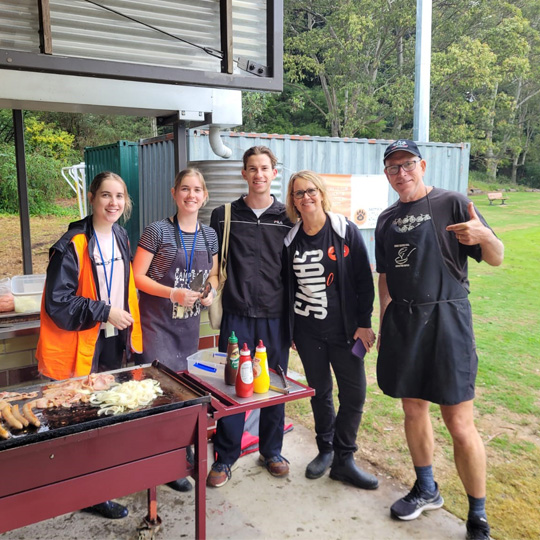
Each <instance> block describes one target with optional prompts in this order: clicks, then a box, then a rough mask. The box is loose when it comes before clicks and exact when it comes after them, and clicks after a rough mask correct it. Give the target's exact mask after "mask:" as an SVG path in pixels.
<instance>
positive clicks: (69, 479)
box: [0, 361, 314, 539]
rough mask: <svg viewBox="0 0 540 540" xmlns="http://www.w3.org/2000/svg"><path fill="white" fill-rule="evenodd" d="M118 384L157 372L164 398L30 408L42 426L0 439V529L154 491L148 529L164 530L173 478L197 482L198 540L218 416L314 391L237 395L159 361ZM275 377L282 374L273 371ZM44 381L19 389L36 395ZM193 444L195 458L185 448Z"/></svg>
mask: <svg viewBox="0 0 540 540" xmlns="http://www.w3.org/2000/svg"><path fill="white" fill-rule="evenodd" d="M109 373H111V374H114V376H115V380H116V381H117V382H124V381H127V380H131V379H141V378H152V379H155V380H157V381H159V382H160V385H161V388H162V390H163V395H162V396H159V397H158V398H156V399H155V400H154V401H153V402H152V403H151V404H150V405H148V406H147V407H143V408H141V409H139V410H136V411H131V412H125V413H121V414H118V415H114V416H98V414H97V410H98V409H97V408H95V407H93V406H91V405H89V404H77V405H75V406H73V407H72V408H70V409H64V410H62V409H58V410H55V409H42V410H37V409H36V410H35V411H34V412H35V413H36V415H37V416H38V418H39V420H40V421H41V424H42V425H41V427H40V428H33V427H28V428H26V429H25V430H23V431H21V432H20V433H14V434H13V436H12V437H11V438H10V439H7V440H4V441H0V471H1V475H2V480H1V481H0V533H1V532H6V531H9V530H12V529H15V528H19V527H23V526H25V525H29V524H30V523H35V522H38V521H41V520H44V519H48V518H51V517H54V516H57V515H61V514H64V513H67V512H72V511H75V510H78V509H81V508H85V507H88V506H91V505H94V504H97V503H100V502H102V501H104V500H108V499H114V498H118V497H123V496H125V495H129V494H131V493H135V492H137V491H142V490H148V514H147V516H146V517H145V518H144V520H145V523H146V524H147V526H148V527H154V526H155V527H158V526H159V525H160V519H159V517H158V514H157V500H156V487H155V486H157V485H161V484H165V483H167V482H170V481H172V480H175V479H177V478H182V477H185V476H188V475H190V476H192V477H193V478H194V480H195V511H196V519H195V537H196V538H201V539H204V538H205V537H206V521H205V514H206V483H205V482H206V474H207V440H208V437H209V435H210V434H211V432H212V430H213V428H214V427H215V422H216V420H217V419H218V418H220V417H223V416H227V415H230V414H237V413H240V412H245V411H247V410H251V409H255V408H260V407H266V406H270V405H276V404H278V403H283V402H285V401H290V400H294V399H299V398H303V397H308V396H312V395H313V394H314V391H313V390H312V389H311V388H308V387H306V386H303V385H301V384H299V383H297V382H295V381H293V380H291V379H287V382H288V387H289V393H288V394H286V395H285V394H281V393H278V392H272V391H270V392H268V393H267V394H260V395H254V396H253V398H244V399H242V398H238V397H237V396H235V395H234V387H226V386H225V384H224V383H223V382H222V381H223V379H222V377H223V375H222V370H218V371H217V372H216V373H197V374H194V373H190V372H188V371H184V372H180V373H175V372H173V371H171V370H169V369H168V368H167V367H165V366H164V365H162V364H160V363H159V362H157V361H155V362H154V363H153V364H146V365H144V366H137V367H130V368H125V369H121V370H115V371H111V372H109ZM271 383H272V384H274V385H276V386H279V385H280V384H282V383H281V382H280V377H279V376H278V375H277V374H276V373H274V372H272V373H271ZM54 384H55V383H47V384H42V385H36V386H32V387H27V388H17V391H20V392H32V391H37V392H38V394H41V393H42V392H43V390H44V389H46V388H47V387H49V386H51V385H54ZM189 445H194V447H195V462H194V464H193V465H190V463H189V462H188V460H187V459H186V448H187V447H188V446H189Z"/></svg>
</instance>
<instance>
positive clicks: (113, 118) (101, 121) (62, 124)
mask: <svg viewBox="0 0 540 540" xmlns="http://www.w3.org/2000/svg"><path fill="white" fill-rule="evenodd" d="M35 114H36V117H37V118H38V119H39V120H41V121H43V122H45V123H51V124H54V125H56V126H57V128H58V129H62V130H65V131H67V132H69V133H70V134H72V135H73V137H74V141H73V149H74V150H75V151H76V152H77V155H78V158H76V159H75V160H73V163H78V162H80V161H82V159H83V151H84V149H85V148H86V147H87V146H101V145H103V144H110V143H115V142H117V141H120V140H128V141H136V140H138V139H142V138H148V137H152V136H154V135H157V133H155V132H154V131H153V127H152V120H151V119H150V118H142V117H134V116H118V115H105V114H74V113H53V112H38V113H35Z"/></svg>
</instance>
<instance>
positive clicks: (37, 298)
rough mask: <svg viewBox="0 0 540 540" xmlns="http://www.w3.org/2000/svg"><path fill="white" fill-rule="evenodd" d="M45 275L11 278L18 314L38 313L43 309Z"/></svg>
mask: <svg viewBox="0 0 540 540" xmlns="http://www.w3.org/2000/svg"><path fill="white" fill-rule="evenodd" d="M44 285H45V274H29V275H26V276H13V278H11V292H12V293H13V298H14V300H15V311H16V312H17V313H30V312H37V311H39V310H40V309H41V297H42V295H43V287H44Z"/></svg>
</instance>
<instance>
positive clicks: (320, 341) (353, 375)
mask: <svg viewBox="0 0 540 540" xmlns="http://www.w3.org/2000/svg"><path fill="white" fill-rule="evenodd" d="M294 342H295V344H296V349H297V350H298V354H299V355H300V359H301V360H302V364H303V365H304V370H305V373H306V378H307V382H308V385H309V386H311V387H312V388H314V389H315V396H313V397H312V398H311V409H312V410H313V417H314V419H315V432H316V434H317V436H316V440H317V446H318V448H319V451H320V452H330V451H331V450H332V449H334V450H335V452H336V453H337V454H338V455H339V456H340V457H344V456H347V455H349V454H352V453H353V452H355V451H356V450H357V449H358V447H357V446H356V435H357V433H358V427H359V426H360V422H361V420H362V412H363V407H364V402H365V400H366V372H365V368H364V361H363V360H360V359H359V358H358V357H357V356H355V355H354V354H352V353H351V345H349V344H347V343H346V341H345V340H339V341H338V340H335V341H334V340H332V339H330V338H329V339H325V338H324V337H321V336H313V335H309V334H305V333H302V332H301V331H295V335H294ZM330 366H332V370H333V371H334V375H335V377H336V382H337V385H338V390H339V393H338V399H339V409H338V413H337V415H336V413H335V410H334V401H333V398H332V387H333V383H332V374H331V370H330Z"/></svg>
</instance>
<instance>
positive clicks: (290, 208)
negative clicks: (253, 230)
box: [286, 171, 332, 223]
mask: <svg viewBox="0 0 540 540" xmlns="http://www.w3.org/2000/svg"><path fill="white" fill-rule="evenodd" d="M299 178H301V179H302V180H307V181H308V182H311V183H312V184H313V185H314V186H315V187H316V188H318V190H319V193H320V194H321V202H322V209H323V210H324V213H325V214H326V213H327V212H330V210H331V209H332V203H331V202H330V199H329V198H328V188H327V187H326V182H325V181H324V180H323V179H322V177H321V176H319V175H318V174H317V173H316V172H313V171H298V172H296V173H293V174H291V177H290V178H289V185H288V187H287V201H286V207H287V215H288V216H289V219H290V220H291V221H292V222H293V223H296V222H297V221H298V219H299V218H300V212H299V211H298V210H297V208H296V206H294V196H293V191H294V181H295V180H297V179H299Z"/></svg>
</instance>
